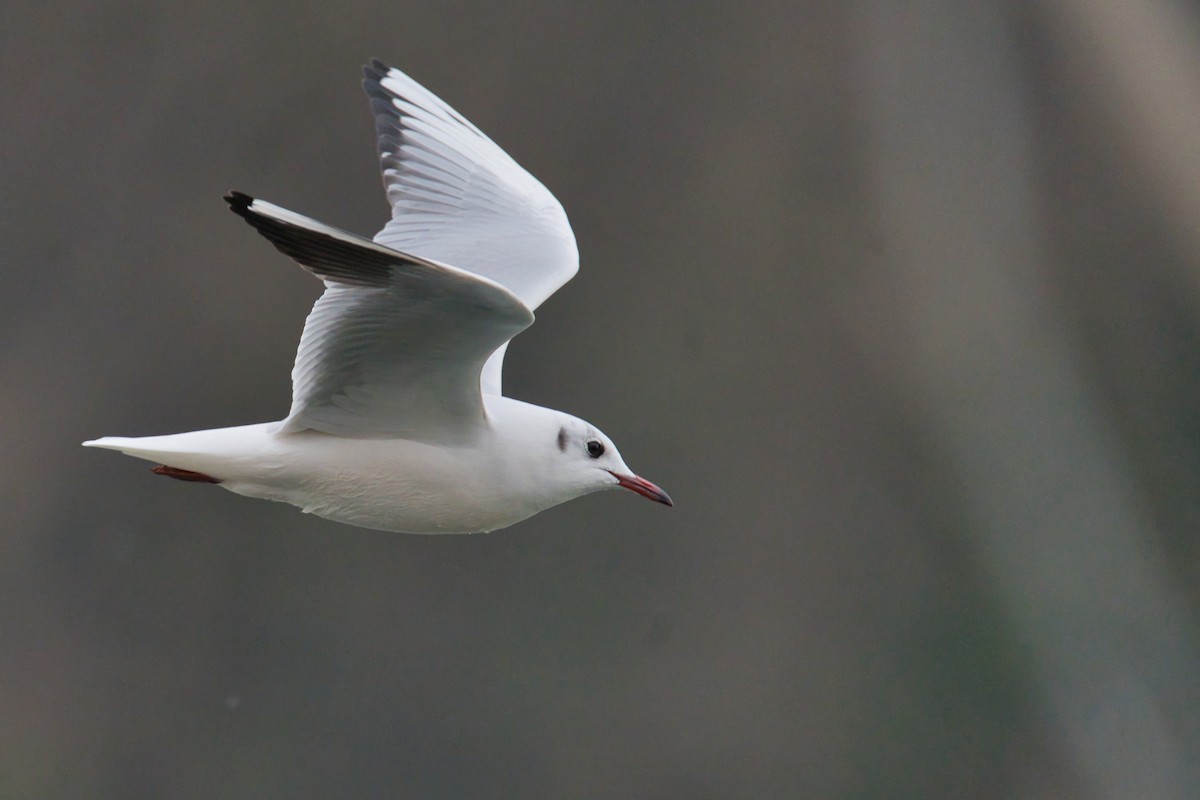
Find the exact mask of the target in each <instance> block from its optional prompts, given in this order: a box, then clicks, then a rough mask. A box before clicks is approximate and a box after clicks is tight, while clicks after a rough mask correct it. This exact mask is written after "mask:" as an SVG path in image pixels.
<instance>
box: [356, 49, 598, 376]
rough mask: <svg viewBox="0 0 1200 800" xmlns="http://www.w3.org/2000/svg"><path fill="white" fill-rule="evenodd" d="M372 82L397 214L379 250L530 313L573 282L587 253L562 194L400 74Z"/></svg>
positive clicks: (368, 70) (368, 85)
mask: <svg viewBox="0 0 1200 800" xmlns="http://www.w3.org/2000/svg"><path fill="white" fill-rule="evenodd" d="M363 73H364V76H365V77H364V80H363V88H364V89H366V92H367V95H368V97H370V100H371V110H372V112H373V113H374V114H375V130H376V132H377V133H378V135H379V159H380V162H381V165H382V168H383V182H384V186H385V187H386V188H387V196H388V201H389V202H390V203H391V206H392V220H391V222H389V223H388V224H387V225H386V226H385V227H384V229H383V230H381V231H380V232H379V233H378V234H376V236H375V241H376V242H378V243H379V244H382V245H385V246H387V247H391V248H394V249H396V250H403V251H404V252H406V253H413V254H415V255H419V256H421V257H423V258H428V259H432V260H434V261H439V262H442V263H444V264H453V265H454V266H456V267H459V268H460V269H464V270H467V271H469V272H473V273H475V274H477V275H482V276H484V277H486V278H490V279H491V280H493V281H495V282H496V283H499V284H500V285H502V286H504V287H505V288H506V289H508V290H509V291H510V292H512V293H513V294H514V295H516V296H517V297H518V298H520V300H521V302H522V303H524V304H525V306H526V307H527V308H529V309H530V310H532V309H536V308H537V307H538V306H539V305H541V303H542V301H544V300H545V299H546V298H547V297H549V296H550V295H551V294H553V293H554V292H555V291H556V290H557V289H558V288H559V287H560V286H562V285H563V284H564V283H566V282H567V281H569V280H570V279H571V277H572V276H573V275H574V274H575V273H576V272H577V271H578V269H579V252H578V250H577V249H576V246H575V234H574V233H572V232H571V226H570V224H569V223H568V222H567V215H566V214H565V213H564V212H563V209H562V206H561V205H560V204H559V202H558V201H557V200H556V199H555V198H554V195H552V194H550V191H549V190H548V189H546V187H545V186H543V185H542V184H541V183H539V182H538V180H537V179H536V178H534V177H533V176H532V175H530V174H529V173H528V172H526V171H525V170H524V169H522V168H521V166H520V165H518V164H517V162H515V161H513V160H512V158H511V157H510V156H509V155H508V154H507V153H505V152H504V151H503V150H501V149H500V147H499V146H498V145H496V143H495V142H493V141H492V140H491V139H489V138H488V137H487V136H485V135H484V134H483V133H482V132H480V130H479V129H478V128H476V127H475V126H474V125H472V124H471V123H470V122H468V121H467V120H466V119H465V118H464V117H463V116H462V115H461V114H459V113H458V112H457V111H455V110H454V109H452V108H451V107H450V106H448V105H446V103H444V102H442V100H440V99H439V98H438V97H436V96H435V95H434V94H433V93H432V92H430V91H429V90H428V89H426V88H425V87H423V86H421V85H420V84H419V83H417V82H416V81H414V80H413V79H412V78H410V77H408V76H407V75H405V74H404V73H403V72H401V71H400V70H398V69H395V68H393V67H389V66H387V65H386V64H384V63H383V62H381V61H378V60H374V61H372V62H371V63H370V64H368V65H367V66H366V67H364V68H363ZM503 358H504V348H503V347H501V348H500V349H498V350H497V351H496V353H495V355H494V356H493V357H492V358H491V360H490V361H489V362H488V365H487V367H486V368H485V369H484V375H483V390H484V391H485V392H489V393H493V394H499V393H500V369H501V364H502V360H503Z"/></svg>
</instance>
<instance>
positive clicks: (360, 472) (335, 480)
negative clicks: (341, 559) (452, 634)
mask: <svg viewBox="0 0 1200 800" xmlns="http://www.w3.org/2000/svg"><path fill="white" fill-rule="evenodd" d="M321 437H323V435H322V434H316V435H314V436H312V437H304V436H303V435H301V436H300V437H296V440H295V441H294V442H287V443H286V444H287V445H288V446H289V447H290V449H291V452H283V453H281V454H280V457H279V458H277V459H276V460H275V462H276V464H277V465H279V466H277V467H276V468H275V469H273V470H272V472H271V474H269V475H267V474H263V475H259V476H255V477H254V478H250V479H246V480H231V481H228V482H226V483H224V484H223V486H224V487H225V488H227V489H229V490H230V491H233V492H236V493H238V494H243V495H247V496H250V497H256V498H261V499H265V500H276V501H282V502H286V503H290V504H291V505H294V506H297V507H299V508H300V509H301V510H302V511H304V512H305V513H308V514H314V515H316V516H319V517H324V518H325V519H329V520H333V521H335V522H341V523H345V524H348V525H357V526H359V527H363V528H372V529H375V530H384V531H396V532H403V533H430V534H433V533H481V532H486V531H493V530H497V529H499V528H503V527H506V526H508V525H512V524H513V523H515V522H519V521H520V520H522V519H525V518H527V517H529V516H532V515H533V514H536V513H537V512H538V511H541V510H542V509H541V508H539V507H533V506H531V505H529V504H528V503H527V502H522V501H521V500H520V498H518V497H517V496H515V495H514V494H513V493H512V492H511V491H509V490H508V487H506V486H504V485H503V484H497V483H494V482H493V481H494V480H495V476H496V474H497V473H496V472H495V471H489V470H486V469H479V468H477V465H474V464H471V463H464V460H465V459H463V458H462V457H461V456H460V454H459V453H457V452H455V451H453V450H447V449H445V448H439V447H433V446H430V445H423V444H420V443H415V442H407V441H403V440H383V441H380V440H361V441H354V440H346V439H339V440H337V448H336V450H331V449H330V448H328V447H325V446H324V445H326V444H328V441H327V440H325V439H323V438H321ZM347 445H349V447H348V446H347ZM499 474H502V473H499Z"/></svg>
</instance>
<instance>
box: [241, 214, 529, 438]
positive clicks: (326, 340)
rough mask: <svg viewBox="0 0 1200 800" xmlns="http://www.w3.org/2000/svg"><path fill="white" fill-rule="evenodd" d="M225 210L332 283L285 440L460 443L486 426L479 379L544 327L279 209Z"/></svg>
mask: <svg viewBox="0 0 1200 800" xmlns="http://www.w3.org/2000/svg"><path fill="white" fill-rule="evenodd" d="M226 200H227V201H228V202H229V205H230V207H231V208H232V209H233V211H234V212H235V213H236V214H238V215H239V216H241V217H242V218H243V219H245V220H246V221H247V222H249V223H250V224H251V225H253V226H254V227H255V228H256V229H258V231H259V233H261V234H262V235H263V236H265V237H266V238H267V239H268V240H270V242H271V243H272V244H273V245H275V247H276V248H278V249H279V250H280V251H281V252H283V253H285V254H287V255H289V256H291V257H292V258H293V259H295V260H296V261H297V262H298V263H299V264H300V265H301V266H302V267H304V268H305V269H307V270H308V271H309V272H312V273H313V274H314V275H316V276H317V277H319V278H322V279H323V280H324V281H325V293H324V294H323V295H321V298H320V299H319V300H317V303H316V305H314V306H313V310H312V312H311V313H310V314H309V315H308V320H307V322H305V323H304V334H303V335H302V336H301V338H300V348H299V350H298V351H297V353H296V364H295V366H294V367H293V368H292V410H291V412H290V413H289V415H288V417H287V419H286V420H285V421H284V424H283V427H282V429H281V430H282V431H284V432H293V431H301V430H317V431H323V432H325V433H332V434H336V435H339V436H351V437H359V436H371V437H376V436H378V437H404V438H410V439H419V440H422V441H431V442H447V443H451V442H456V441H464V440H467V439H469V438H471V437H472V436H474V435H475V434H476V433H478V432H479V430H480V428H481V427H482V426H484V425H486V416H485V412H484V408H483V398H482V396H481V395H480V388H479V375H480V370H481V368H482V367H483V364H484V362H485V361H486V360H487V358H488V357H489V356H490V355H491V354H492V353H493V352H495V351H496V349H497V348H498V347H500V346H502V345H503V344H504V343H505V342H507V341H508V340H509V339H510V338H512V337H513V336H515V335H516V334H517V333H518V332H520V331H521V330H523V329H524V328H526V327H528V326H529V325H530V324H531V323H532V322H533V313H532V312H531V311H530V310H529V309H528V308H527V307H526V306H525V304H524V303H522V302H521V301H520V299H519V298H517V297H516V296H515V295H514V294H513V293H512V292H510V291H509V290H508V289H506V288H505V287H503V286H501V285H499V284H498V283H496V282H495V281H492V280H490V279H488V278H486V277H482V276H480V275H475V274H473V273H470V272H467V271H465V270H461V269H458V268H456V267H451V266H447V265H445V264H439V263H437V262H435V261H433V260H431V259H427V258H420V257H417V256H413V255H410V254H407V253H401V252H398V251H396V250H392V249H391V248H388V247H384V246H383V245H380V244H376V243H375V242H372V241H370V240H369V239H364V238H362V237H359V236H355V235H354V234H352V233H347V232H346V231H342V230H339V229H337V228H333V227H330V226H328V225H324V224H322V223H320V222H317V221H316V220H313V219H309V218H308V217H305V216H302V215H300V214H296V213H294V212H291V211H288V210H286V209H283V208H280V207H279V206H276V205H272V204H271V203H266V202H264V201H262V200H255V199H254V198H252V197H248V196H246V195H244V194H240V193H236V192H235V193H232V194H230V195H228V196H226Z"/></svg>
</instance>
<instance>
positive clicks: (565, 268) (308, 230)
mask: <svg viewBox="0 0 1200 800" xmlns="http://www.w3.org/2000/svg"><path fill="white" fill-rule="evenodd" d="M364 72H365V75H366V78H365V80H364V82H363V85H364V87H365V89H366V91H367V94H368V96H369V97H370V98H371V107H372V110H373V111H374V113H375V121H376V132H377V133H378V135H379V153H380V160H381V164H382V167H383V175H384V184H385V187H386V188H387V194H388V199H389V200H390V201H391V204H392V220H391V221H390V222H389V223H388V224H387V225H386V226H385V227H384V228H383V230H381V231H380V232H379V233H378V234H377V235H376V236H375V239H374V240H373V241H372V240H368V239H364V238H362V237H360V236H356V235H355V234H352V233H347V232H346V231H342V230H339V229H337V228H332V227H330V226H328V225H325V224H323V223H321V222H317V221H316V220H313V219H310V218H308V217H305V216H303V215H300V214H297V213H295V212H293V211H288V210H287V209H284V208H280V207H279V206H276V205H273V204H271V203H267V202H264V201H262V200H257V199H255V198H252V197H249V196H247V195H244V194H240V193H237V192H234V193H231V194H229V195H227V196H226V200H227V201H228V202H229V204H230V207H231V208H232V210H233V211H234V212H235V213H237V214H238V215H239V216H241V217H242V218H243V219H245V220H246V221H247V222H248V223H249V224H251V225H252V226H254V227H255V228H256V229H257V230H258V231H259V232H260V233H261V234H262V235H263V236H265V237H266V238H267V239H268V240H269V241H270V242H271V243H272V244H273V245H275V247H276V248H277V249H278V250H280V251H281V252H283V253H285V254H287V255H289V256H291V257H292V258H293V259H294V260H296V262H297V263H299V264H300V265H301V266H302V267H304V268H305V269H307V270H308V271H310V272H312V273H313V274H315V275H316V276H317V277H319V278H321V279H322V280H323V281H324V282H325V293H324V294H323V295H322V296H321V298H320V299H319V300H318V301H317V303H316V305H314V306H313V310H312V312H311V313H310V314H309V316H308V320H307V322H306V323H305V325H304V333H303V335H302V336H301V338H300V346H299V349H298V351H297V353H296V361H295V366H294V367H293V369H292V408H291V411H290V412H289V414H288V416H287V417H286V418H285V419H283V420H281V421H279V422H271V423H262V424H258V425H244V426H239V427H234V428H220V429H216V430H205V431H194V432H191V433H179V434H173V435H169V436H149V437H142V438H125V437H104V438H101V439H97V440H95V441H90V442H84V444H85V445H86V446H90V447H101V448H106V449H110V450H119V451H121V452H123V453H126V454H128V455H131V456H134V457H137V458H143V459H147V460H150V461H158V462H161V464H162V466H159V467H156V468H155V472H157V473H159V474H162V475H167V476H169V477H173V478H178V479H181V480H187V481H197V482H205V483H215V484H219V485H221V486H222V487H223V488H225V489H228V490H230V491H233V492H236V493H237V494H242V495H246V496H249V497H256V498H261V499H265V500H276V501H281V502H286V503H290V504H292V505H295V506H298V507H300V508H301V509H302V510H304V511H306V512H308V513H312V514H316V515H318V516H321V517H325V518H327V519H331V520H335V521H337V522H344V523H348V524H351V525H359V526H362V527H367V528H377V529H380V530H389V531H403V532H408V533H473V532H481V531H492V530H496V529H497V528H503V527H505V526H508V525H511V524H513V523H514V522H518V521H520V520H523V519H525V518H527V517H530V516H532V515H533V514H536V513H537V512H539V511H542V510H544V509H546V508H549V507H551V506H554V505H557V504H559V503H563V502H565V501H567V500H570V499H571V498H573V497H578V496H580V495H584V494H588V493H590V492H595V491H599V490H602V489H611V488H616V487H622V488H626V489H630V490H632V491H634V492H636V493H638V494H641V495H642V496H644V497H647V498H649V499H651V500H655V501H657V502H660V503H664V504H666V505H671V500H670V498H669V497H667V495H666V493H665V492H663V491H662V490H661V489H659V488H658V487H657V486H655V485H654V484H652V483H650V482H649V481H647V480H644V479H643V478H639V477H638V476H636V475H634V474H633V473H632V472H630V470H629V468H628V467H627V466H626V465H625V462H624V461H623V460H622V459H621V456H620V454H619V453H618V452H617V449H616V447H615V446H614V445H613V444H612V442H611V441H610V440H609V439H608V438H607V437H606V436H605V435H604V434H603V433H601V432H600V431H599V430H597V429H596V428H594V427H593V426H591V425H589V424H588V423H586V422H584V421H583V420H580V419H578V418H576V417H573V416H571V415H570V414H566V413H563V412H561V411H554V410H551V409H547V408H541V407H539V406H534V405H530V404H528V403H522V402H520V401H518V400H513V399H511V398H507V397H504V396H503V395H502V393H501V370H502V367H503V359H504V354H505V350H506V348H507V347H508V342H509V340H510V339H511V338H512V337H513V336H515V335H516V334H518V333H520V332H521V331H522V330H524V329H525V328H526V327H528V326H529V325H530V324H531V323H532V322H533V310H534V309H535V308H537V306H538V305H540V304H541V302H542V301H543V300H545V299H546V298H547V297H549V296H550V295H551V294H553V293H554V291H555V290H557V289H558V288H559V287H560V286H562V285H563V284H564V283H566V282H567V281H568V280H570V279H571V277H572V276H573V275H574V274H575V272H576V271H577V269H578V265H579V255H578V252H577V250H576V247H575V236H574V234H573V233H572V232H571V228H570V225H569V224H568V223H567V218H566V214H565V213H564V212H563V210H562V206H561V205H559V203H558V201H557V200H556V199H555V198H554V196H553V195H552V194H550V192H549V191H548V190H547V189H546V187H544V186H543V185H542V184H541V183H539V182H538V181H537V180H536V179H535V178H534V177H533V176H532V175H530V174H529V173H528V172H526V171H525V170H524V169H522V168H521V167H520V166H519V165H517V163H516V162H515V161H513V160H512V158H510V157H509V156H508V154H507V153H505V152H504V151H503V150H501V149H500V148H499V147H498V146H497V145H496V144H495V143H494V142H492V140H491V139H488V138H487V137H486V136H485V135H484V134H483V133H482V132H480V131H479V129H478V128H476V127H475V126H474V125H472V124H471V123H470V122H468V121H467V120H466V119H465V118H464V117H462V115H460V114H458V112H456V111H454V110H453V109H452V108H450V107H449V106H448V105H446V104H445V103H444V102H442V101H441V100H440V99H438V98H437V97H436V96H434V95H433V94H432V93H430V92H429V91H428V90H427V89H425V88H424V87H422V86H421V85H420V84H418V83H416V81H414V80H412V79H411V78H409V77H408V76H407V75H405V74H404V73H402V72H400V71H399V70H396V69H393V68H390V67H388V66H386V65H384V64H382V63H381V62H378V61H374V62H372V63H371V64H370V65H368V66H367V67H366V68H365V70H364Z"/></svg>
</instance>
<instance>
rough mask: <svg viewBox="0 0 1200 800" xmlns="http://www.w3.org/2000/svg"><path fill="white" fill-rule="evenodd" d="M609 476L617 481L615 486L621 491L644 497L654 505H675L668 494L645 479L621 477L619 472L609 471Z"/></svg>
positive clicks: (632, 476) (634, 476)
mask: <svg viewBox="0 0 1200 800" xmlns="http://www.w3.org/2000/svg"><path fill="white" fill-rule="evenodd" d="M609 474H610V475H612V476H613V477H614V478H616V479H617V485H618V486H620V487H621V488H622V489H628V490H629V491H631V492H636V493H637V494H640V495H641V496H642V497H645V498H646V499H648V500H653V501H654V502H656V503H662V504H663V505H664V506H674V505H675V503H674V502H673V501H672V500H671V496H670V495H669V494H667V493H666V492H664V491H663V490H662V489H660V488H658V487H657V486H655V485H654V484H653V483H651V482H650V481H648V480H646V479H645V478H640V477H638V476H637V475H622V474H620V473H619V472H612V471H611V470H610V471H609Z"/></svg>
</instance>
